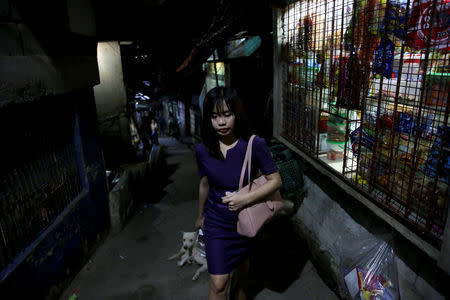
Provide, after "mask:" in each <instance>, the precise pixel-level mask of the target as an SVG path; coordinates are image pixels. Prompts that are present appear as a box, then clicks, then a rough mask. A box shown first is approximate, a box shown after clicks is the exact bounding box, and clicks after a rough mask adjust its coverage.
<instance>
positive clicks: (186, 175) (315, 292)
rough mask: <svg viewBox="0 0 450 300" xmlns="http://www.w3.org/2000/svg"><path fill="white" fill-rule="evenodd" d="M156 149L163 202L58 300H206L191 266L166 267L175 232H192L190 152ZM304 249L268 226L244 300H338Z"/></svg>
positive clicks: (146, 210) (149, 207)
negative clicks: (164, 175) (162, 160)
mask: <svg viewBox="0 0 450 300" xmlns="http://www.w3.org/2000/svg"><path fill="white" fill-rule="evenodd" d="M160 143H161V144H162V145H164V146H165V147H166V150H167V153H168V156H167V158H166V160H167V165H168V168H169V170H170V171H171V174H170V175H169V178H168V182H167V185H166V186H165V187H163V189H164V190H163V193H162V195H163V196H162V199H161V200H160V201H159V202H156V203H152V202H154V201H149V203H143V204H140V206H139V208H138V210H137V211H136V214H135V215H134V216H133V217H132V218H131V220H130V221H129V223H128V224H127V225H126V226H125V228H124V229H123V230H122V231H121V232H120V233H119V234H116V235H115V236H110V237H109V238H108V239H107V240H106V241H105V242H104V243H103V244H102V245H100V246H99V248H98V250H97V251H96V253H95V254H94V255H93V256H92V258H91V260H90V261H89V262H88V263H87V264H86V265H85V266H84V267H83V269H82V270H81V271H80V272H79V274H78V275H77V276H76V278H75V279H74V280H73V281H72V282H71V284H70V285H69V287H68V288H67V289H66V290H65V291H64V293H63V294H62V295H61V297H60V300H67V299H69V298H70V297H71V296H72V295H74V294H75V295H76V296H77V297H76V299H77V300H94V299H95V300H99V299H101V300H103V299H104V300H128V299H129V300H131V299H133V300H140V299H148V300H150V299H158V300H165V299H167V300H169V299H174V300H178V299H180V300H189V299H192V300H194V299H195V300H198V299H207V293H208V284H209V278H208V274H207V273H202V274H201V275H200V278H199V279H198V280H197V281H192V280H191V278H192V276H193V274H194V272H195V270H196V268H197V267H198V266H197V265H187V266H184V267H183V268H180V267H178V266H177V265H176V262H175V261H168V260H167V257H169V256H170V255H172V254H174V253H175V252H177V251H178V250H179V248H180V246H181V233H180V231H191V230H193V229H194V220H195V217H196V212H197V198H198V177H197V173H196V172H197V170H196V162H195V155H194V153H193V151H192V147H189V146H188V145H187V144H185V143H180V142H178V141H177V140H175V139H173V138H168V137H167V138H166V137H163V138H160ZM157 194H161V193H157ZM153 200H154V199H153ZM306 249H307V247H306V244H304V243H303V241H302V238H301V237H299V236H298V235H297V234H296V230H295V223H294V222H291V221H287V220H280V221H278V222H274V225H272V226H271V227H269V228H268V229H267V230H266V231H265V233H264V234H263V235H261V236H260V237H259V239H257V240H256V241H255V242H254V244H253V246H252V251H251V253H252V255H251V257H250V262H251V269H250V275H249V276H250V279H249V295H250V296H251V297H250V298H252V299H256V300H266V299H271V300H281V299H308V300H311V299H321V300H322V299H325V300H326V299H330V300H331V299H338V298H337V297H336V295H335V294H334V293H333V292H332V291H331V290H330V289H329V288H328V287H327V286H326V285H325V284H324V282H323V281H322V280H321V278H320V277H319V275H318V274H317V271H316V269H315V268H314V266H313V264H312V263H311V261H310V260H309V255H308V252H307V250H306Z"/></svg>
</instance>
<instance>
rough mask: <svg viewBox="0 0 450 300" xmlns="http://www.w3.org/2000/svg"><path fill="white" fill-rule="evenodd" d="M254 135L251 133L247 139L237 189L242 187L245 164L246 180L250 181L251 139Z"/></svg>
mask: <svg viewBox="0 0 450 300" xmlns="http://www.w3.org/2000/svg"><path fill="white" fill-rule="evenodd" d="M255 136H256V135H252V136H251V137H250V139H249V140H248V145H247V151H246V152H245V158H244V163H243V164H242V169H241V177H240V178H239V190H240V189H242V187H243V184H244V175H245V167H246V166H247V174H248V175H247V176H248V181H249V183H250V170H251V166H252V147H253V139H254V138H255Z"/></svg>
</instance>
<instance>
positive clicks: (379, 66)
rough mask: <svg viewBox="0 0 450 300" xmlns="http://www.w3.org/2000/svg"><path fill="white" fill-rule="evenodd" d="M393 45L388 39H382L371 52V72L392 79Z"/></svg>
mask: <svg viewBox="0 0 450 300" xmlns="http://www.w3.org/2000/svg"><path fill="white" fill-rule="evenodd" d="M394 49H395V45H394V43H393V42H392V41H391V40H390V39H385V38H382V39H381V40H380V44H379V45H378V47H377V49H375V51H374V52H373V66H372V68H373V71H374V72H375V73H377V74H380V75H382V76H384V77H386V78H392V72H393V65H394Z"/></svg>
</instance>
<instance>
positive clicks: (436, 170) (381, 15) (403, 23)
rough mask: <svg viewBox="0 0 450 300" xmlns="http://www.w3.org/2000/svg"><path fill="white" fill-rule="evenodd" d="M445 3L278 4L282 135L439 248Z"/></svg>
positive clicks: (445, 169) (446, 175) (445, 184)
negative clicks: (280, 51)
mask: <svg viewBox="0 0 450 300" xmlns="http://www.w3.org/2000/svg"><path fill="white" fill-rule="evenodd" d="M449 20H450V1H448V0H334V1H325V0H314V1H313V0H309V1H298V2H295V3H292V4H290V5H288V6H287V7H286V8H285V9H284V13H283V17H282V19H281V24H280V25H281V29H282V46H283V47H282V49H283V52H282V55H283V58H284V61H285V62H286V63H285V64H283V66H282V68H283V73H284V74H283V77H284V78H283V79H284V82H285V84H284V85H283V101H282V107H283V122H282V126H283V128H282V136H283V137H285V138H286V139H287V140H289V141H290V142H291V143H292V144H294V145H296V146H297V147H298V148H299V149H301V150H303V151H305V152H306V153H309V154H310V155H312V156H314V157H316V158H317V159H319V160H321V161H323V162H324V163H325V164H327V165H329V166H330V167H331V168H333V169H335V170H337V171H338V172H339V173H340V174H342V176H343V177H344V178H345V179H346V180H348V181H349V182H351V183H352V184H353V185H354V186H355V187H356V188H358V189H360V190H361V191H363V192H364V193H367V194H370V195H371V198H372V199H373V200H374V201H375V202H376V203H378V204H379V205H381V206H384V208H385V209H386V210H387V211H388V212H390V213H392V214H394V215H396V216H397V218H398V219H399V220H401V221H402V222H404V223H405V224H407V225H410V227H411V228H412V229H414V230H415V231H416V232H417V233H418V234H419V235H420V236H422V237H423V238H425V239H427V240H429V241H430V242H431V243H433V244H434V245H435V246H437V247H440V245H441V242H442V235H443V229H444V227H445V222H446V218H447V214H448V207H449V202H450V201H449V198H450V197H449V181H450V126H449V125H450V124H449V123H448V122H449V112H450V108H449V107H450V105H449V101H448V94H449V90H450V88H449V86H450V85H449V82H450V66H449V63H448V61H449V57H450V55H449V52H448V50H449V49H450V46H449V34H450V21H449Z"/></svg>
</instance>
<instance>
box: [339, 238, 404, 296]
mask: <svg viewBox="0 0 450 300" xmlns="http://www.w3.org/2000/svg"><path fill="white" fill-rule="evenodd" d="M347 242H348V243H345V244H346V245H341V246H342V247H344V248H345V250H342V249H341V251H345V253H344V252H343V253H342V254H343V256H344V257H341V258H342V262H343V263H342V266H341V269H342V277H343V282H341V284H342V285H343V288H344V290H345V291H346V293H347V294H348V295H349V296H350V298H351V299H353V300H397V299H399V288H398V276H397V267H396V264H395V255H394V250H393V249H392V248H391V247H390V246H389V244H388V243H387V242H386V241H384V240H380V239H378V238H376V237H373V238H368V239H365V240H359V241H351V242H350V241H347Z"/></svg>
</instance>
